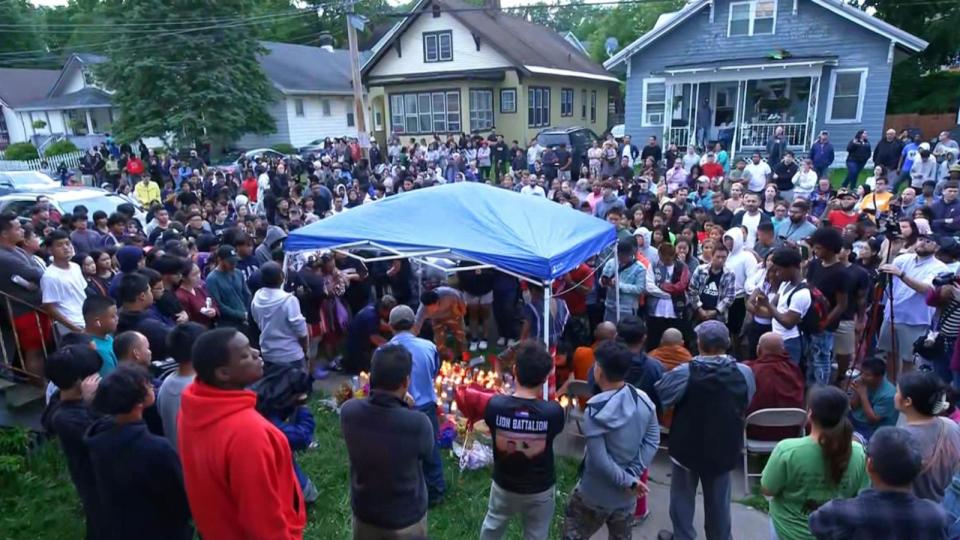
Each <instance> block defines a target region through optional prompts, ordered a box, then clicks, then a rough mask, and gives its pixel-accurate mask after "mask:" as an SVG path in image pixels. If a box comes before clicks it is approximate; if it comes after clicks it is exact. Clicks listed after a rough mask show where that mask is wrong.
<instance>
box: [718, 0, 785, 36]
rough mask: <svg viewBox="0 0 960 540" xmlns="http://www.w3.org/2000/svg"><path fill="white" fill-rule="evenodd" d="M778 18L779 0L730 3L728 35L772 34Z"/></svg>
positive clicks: (752, 0)
mask: <svg viewBox="0 0 960 540" xmlns="http://www.w3.org/2000/svg"><path fill="white" fill-rule="evenodd" d="M776 19H777V0H751V1H749V2H731V3H730V22H729V24H728V25H727V36H728V37H735V36H757V35H762V34H772V33H773V30H774V27H775V26H776V24H775V22H776Z"/></svg>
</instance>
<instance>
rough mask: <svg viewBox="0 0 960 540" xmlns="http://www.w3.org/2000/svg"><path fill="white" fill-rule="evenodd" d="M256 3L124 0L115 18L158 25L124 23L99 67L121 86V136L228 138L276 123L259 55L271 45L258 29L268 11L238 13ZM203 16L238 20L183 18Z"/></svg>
mask: <svg viewBox="0 0 960 540" xmlns="http://www.w3.org/2000/svg"><path fill="white" fill-rule="evenodd" d="M252 7H253V2H252V1H251V0H172V1H171V0H125V1H123V2H122V4H121V5H120V6H118V8H120V10H118V11H114V12H113V15H114V17H113V20H118V21H121V20H122V21H150V22H151V25H152V26H151V27H150V28H149V29H142V28H137V27H136V26H130V27H127V26H124V27H118V31H117V32H116V33H115V34H114V35H115V36H116V38H115V39H114V40H113V42H114V43H113V44H112V45H111V47H110V50H109V51H107V54H108V56H109V60H108V61H107V62H106V63H105V64H103V65H101V66H98V68H97V70H96V75H97V77H99V78H100V79H101V81H102V82H103V84H104V86H105V87H107V88H110V89H111V90H113V91H114V92H115V93H114V95H113V102H114V104H115V106H117V108H119V117H118V118H117V119H116V121H115V122H114V124H113V130H114V134H115V136H116V137H117V138H118V139H119V140H123V141H133V140H136V139H137V138H139V137H147V136H155V137H160V138H163V139H164V142H165V143H168V144H169V141H167V140H166V138H167V136H168V135H169V134H173V135H174V137H176V138H177V139H178V141H179V142H180V143H186V144H190V143H193V142H196V141H204V142H216V143H225V142H229V141H233V140H236V139H237V138H239V137H240V136H242V135H244V134H246V133H269V132H271V131H273V130H274V129H275V123H274V120H273V118H272V117H271V116H270V114H269V113H268V112H267V106H268V105H269V104H270V103H271V102H272V101H273V99H274V98H275V95H274V92H273V88H272V86H271V85H270V83H269V81H268V80H267V78H266V76H265V75H264V73H263V70H262V69H261V68H260V65H259V64H258V63H257V59H256V55H257V54H261V53H263V52H265V51H264V50H263V49H262V47H261V46H260V45H259V43H258V42H257V41H256V32H255V30H256V28H255V26H256V24H257V23H258V22H262V19H261V20H252V19H240V20H237V17H238V16H243V15H244V14H248V13H250V11H251V8H252ZM204 19H207V20H209V19H218V20H221V19H225V20H231V21H232V22H217V23H213V24H208V25H207V26H203V25H189V26H186V27H185V26H184V25H183V24H179V25H178V24H176V23H177V22H178V21H183V20H204ZM165 23H166V24H165Z"/></svg>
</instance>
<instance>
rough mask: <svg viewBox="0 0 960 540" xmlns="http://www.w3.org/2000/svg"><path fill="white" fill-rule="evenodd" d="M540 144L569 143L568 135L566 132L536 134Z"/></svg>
mask: <svg viewBox="0 0 960 540" xmlns="http://www.w3.org/2000/svg"><path fill="white" fill-rule="evenodd" d="M537 140H538V141H539V142H540V146H554V145H560V144H566V145H569V144H570V137H569V136H568V135H567V134H566V133H541V134H540V135H537Z"/></svg>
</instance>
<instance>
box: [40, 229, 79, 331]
mask: <svg viewBox="0 0 960 540" xmlns="http://www.w3.org/2000/svg"><path fill="white" fill-rule="evenodd" d="M46 243H47V250H48V251H49V252H50V256H51V257H53V264H51V265H50V266H48V267H47V269H46V270H44V272H43V277H41V278H40V290H41V291H42V293H43V309H44V310H45V311H46V312H47V314H48V315H50V317H51V318H52V319H53V320H54V322H55V323H56V324H55V328H56V329H57V332H58V334H59V335H63V334H66V333H68V332H83V326H84V321H83V301H84V300H86V298H87V293H86V288H87V280H86V279H84V277H83V271H82V270H81V269H80V266H79V265H78V264H76V263H73V262H70V258H71V257H73V255H74V250H73V244H71V243H70V237H69V236H68V235H67V233H66V232H65V231H62V230H56V231H53V232H52V233H50V236H48V237H47V241H46Z"/></svg>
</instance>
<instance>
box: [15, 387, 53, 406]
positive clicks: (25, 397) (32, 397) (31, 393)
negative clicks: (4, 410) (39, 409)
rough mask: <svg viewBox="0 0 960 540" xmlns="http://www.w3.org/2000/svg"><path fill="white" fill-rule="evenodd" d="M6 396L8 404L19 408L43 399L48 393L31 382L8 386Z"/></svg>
mask: <svg viewBox="0 0 960 540" xmlns="http://www.w3.org/2000/svg"><path fill="white" fill-rule="evenodd" d="M5 396H6V401H7V405H8V406H10V407H13V408H15V409H17V408H20V407H23V406H25V405H28V404H30V403H32V402H34V401H43V400H44V398H45V397H46V394H45V392H44V391H43V388H38V387H36V386H33V385H29V384H17V385H15V386H13V387H12V388H7V389H6V392H5Z"/></svg>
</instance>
